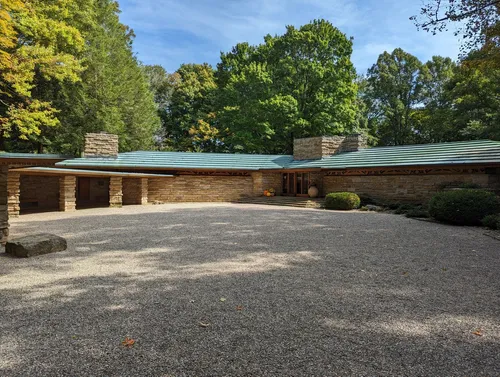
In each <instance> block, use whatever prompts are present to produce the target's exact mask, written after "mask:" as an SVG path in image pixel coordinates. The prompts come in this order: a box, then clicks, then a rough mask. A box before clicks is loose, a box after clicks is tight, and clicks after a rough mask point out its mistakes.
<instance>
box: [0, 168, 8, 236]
mask: <svg viewBox="0 0 500 377" xmlns="http://www.w3.org/2000/svg"><path fill="white" fill-rule="evenodd" d="M8 175H9V167H8V166H0V243H2V244H5V243H6V242H7V237H8V236H9V211H8V206H7V177H8Z"/></svg>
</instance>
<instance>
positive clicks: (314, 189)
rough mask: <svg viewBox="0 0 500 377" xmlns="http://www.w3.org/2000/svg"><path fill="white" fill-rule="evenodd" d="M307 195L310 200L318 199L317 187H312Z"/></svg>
mask: <svg viewBox="0 0 500 377" xmlns="http://www.w3.org/2000/svg"><path fill="white" fill-rule="evenodd" d="M307 194H308V195H309V197H310V198H317V197H318V195H319V190H318V188H317V187H316V186H311V187H309V190H307Z"/></svg>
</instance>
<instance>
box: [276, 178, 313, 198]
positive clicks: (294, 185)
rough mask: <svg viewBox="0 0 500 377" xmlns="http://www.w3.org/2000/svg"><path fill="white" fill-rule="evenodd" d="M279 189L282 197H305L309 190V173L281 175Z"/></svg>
mask: <svg viewBox="0 0 500 377" xmlns="http://www.w3.org/2000/svg"><path fill="white" fill-rule="evenodd" d="M281 181H282V185H281V189H282V193H283V195H290V196H307V190H309V184H310V177H309V173H282V175H281Z"/></svg>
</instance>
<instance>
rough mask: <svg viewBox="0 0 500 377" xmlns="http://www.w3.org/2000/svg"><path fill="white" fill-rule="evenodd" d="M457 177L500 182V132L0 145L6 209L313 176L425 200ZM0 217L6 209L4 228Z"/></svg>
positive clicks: (220, 190)
mask: <svg viewBox="0 0 500 377" xmlns="http://www.w3.org/2000/svg"><path fill="white" fill-rule="evenodd" d="M460 182H462V183H474V184H477V185H480V186H482V187H485V188H489V189H492V190H497V191H498V190H500V142H497V141H491V140H477V141H461V142H449V143H439V144H419V145H404V146H390V147H376V148H366V144H365V141H364V139H363V137H362V136H361V135H349V136H328V137H312V138H305V139H296V140H295V141H294V153H293V155H262V154H229V153H189V152H149V151H137V152H126V153H118V137H117V136H116V135H110V134H105V133H93V134H87V135H86V139H85V148H84V154H83V157H81V158H71V157H68V156H61V155H52V154H45V155H44V154H22V153H4V154H0V200H3V202H1V203H0V213H1V212H2V210H4V211H3V212H7V211H8V215H10V216H18V215H19V213H20V212H22V211H33V210H60V211H71V210H75V209H78V208H86V207H91V206H118V207H119V206H121V205H126V204H146V203H169V202H211V201H235V200H238V199H241V198H245V197H256V196H262V195H263V192H264V190H266V189H270V188H273V189H274V190H275V191H276V194H277V195H290V196H307V192H308V188H309V186H310V185H311V184H315V185H316V186H317V187H318V189H319V193H320V195H321V196H323V195H325V194H327V193H329V192H334V191H352V192H356V193H358V194H360V195H364V196H367V197H371V198H373V199H376V200H380V201H387V202H389V201H392V202H423V201H425V200H427V199H429V198H430V197H431V196H432V194H433V193H435V192H436V191H439V190H440V189H441V188H443V187H444V186H446V185H452V184H457V183H460ZM0 216H1V215H0ZM3 217H4V218H5V219H3V223H4V224H6V221H7V219H8V217H7V214H6V213H5V214H4V216H3ZM1 224H2V218H0V231H1V229H2V225H1ZM3 229H4V234H5V232H6V230H5V229H7V228H6V226H5V225H4V226H3Z"/></svg>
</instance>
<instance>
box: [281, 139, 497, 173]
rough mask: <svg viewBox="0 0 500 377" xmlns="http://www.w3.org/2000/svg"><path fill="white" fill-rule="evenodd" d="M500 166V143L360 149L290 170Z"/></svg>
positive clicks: (300, 163) (292, 165) (294, 165)
mask: <svg viewBox="0 0 500 377" xmlns="http://www.w3.org/2000/svg"><path fill="white" fill-rule="evenodd" d="M490 163H500V142H498V141H491V140H474V141H458V142H449V143H439V144H416V145H401V146H392V147H376V148H368V149H361V150H359V151H356V152H347V153H340V154H337V155H333V156H329V157H325V158H323V159H321V160H307V161H293V162H291V163H290V164H289V165H288V166H287V167H288V168H290V169H299V168H313V167H320V168H323V169H348V168H372V167H396V166H422V165H461V164H490Z"/></svg>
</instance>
